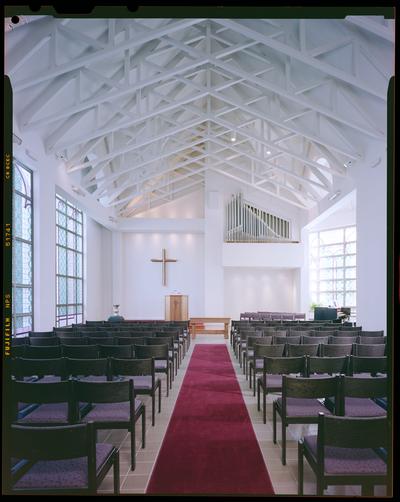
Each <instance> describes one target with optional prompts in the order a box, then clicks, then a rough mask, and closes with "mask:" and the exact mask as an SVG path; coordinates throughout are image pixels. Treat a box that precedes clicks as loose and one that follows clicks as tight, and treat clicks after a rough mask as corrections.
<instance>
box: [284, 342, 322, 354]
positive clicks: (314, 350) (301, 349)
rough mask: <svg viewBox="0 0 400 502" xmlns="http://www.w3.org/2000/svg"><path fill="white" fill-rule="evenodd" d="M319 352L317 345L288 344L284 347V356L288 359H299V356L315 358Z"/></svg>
mask: <svg viewBox="0 0 400 502" xmlns="http://www.w3.org/2000/svg"><path fill="white" fill-rule="evenodd" d="M318 350H319V344H317V343H313V344H307V345H303V344H301V345H296V344H292V343H288V344H287V346H286V354H287V355H288V356H289V357H300V356H317V355H318Z"/></svg>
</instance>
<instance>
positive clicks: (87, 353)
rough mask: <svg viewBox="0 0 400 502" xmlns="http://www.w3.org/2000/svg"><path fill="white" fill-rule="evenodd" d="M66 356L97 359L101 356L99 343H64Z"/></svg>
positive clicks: (63, 349) (64, 354)
mask: <svg viewBox="0 0 400 502" xmlns="http://www.w3.org/2000/svg"><path fill="white" fill-rule="evenodd" d="M62 352H63V356H64V357H70V358H72V359H97V358H98V357H99V348H98V347H97V345H87V346H82V345H62Z"/></svg>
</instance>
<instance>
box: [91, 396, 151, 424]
mask: <svg viewBox="0 0 400 502" xmlns="http://www.w3.org/2000/svg"><path fill="white" fill-rule="evenodd" d="M141 406H142V402H141V401H140V400H139V399H135V411H138V410H139V408H140V407H141ZM91 420H92V421H93V422H129V420H130V412H129V403H128V402H123V403H101V404H100V403H99V404H96V405H94V407H93V409H92V410H91V411H89V413H88V414H87V415H85V416H84V417H83V418H82V421H83V422H90V421H91Z"/></svg>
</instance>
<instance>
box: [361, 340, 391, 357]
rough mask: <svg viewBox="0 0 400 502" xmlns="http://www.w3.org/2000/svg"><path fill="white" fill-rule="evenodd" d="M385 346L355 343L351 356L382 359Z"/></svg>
mask: <svg viewBox="0 0 400 502" xmlns="http://www.w3.org/2000/svg"><path fill="white" fill-rule="evenodd" d="M385 352H386V345H385V344H383V343H379V344H368V345H367V344H364V343H355V344H354V345H353V354H354V355H355V356H361V357H382V356H384V355H385Z"/></svg>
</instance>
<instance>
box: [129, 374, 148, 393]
mask: <svg viewBox="0 0 400 502" xmlns="http://www.w3.org/2000/svg"><path fill="white" fill-rule="evenodd" d="M129 379H130V380H133V386H134V388H135V391H137V390H151V388H152V387H151V385H152V384H151V375H138V376H131V377H129Z"/></svg>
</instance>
